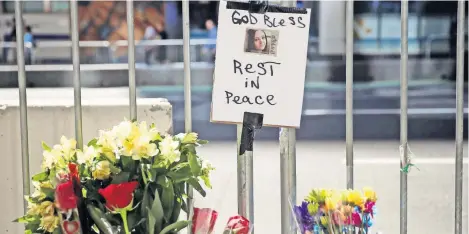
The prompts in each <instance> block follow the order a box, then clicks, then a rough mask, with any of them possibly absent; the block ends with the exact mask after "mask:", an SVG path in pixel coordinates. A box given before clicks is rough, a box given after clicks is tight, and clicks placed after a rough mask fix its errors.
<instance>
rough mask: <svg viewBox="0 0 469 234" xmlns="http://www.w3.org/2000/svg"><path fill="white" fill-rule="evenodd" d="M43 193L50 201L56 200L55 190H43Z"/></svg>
mask: <svg viewBox="0 0 469 234" xmlns="http://www.w3.org/2000/svg"><path fill="white" fill-rule="evenodd" d="M41 192H43V193H44V194H45V195H46V197H48V198H50V199H54V198H55V190H54V189H51V188H41Z"/></svg>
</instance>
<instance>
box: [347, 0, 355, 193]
mask: <svg viewBox="0 0 469 234" xmlns="http://www.w3.org/2000/svg"><path fill="white" fill-rule="evenodd" d="M353 3H354V1H353V0H348V1H347V9H346V14H345V15H346V18H345V21H346V23H345V30H346V32H345V59H346V60H345V155H346V164H347V188H348V189H352V188H353V34H354V28H353V26H354V17H353Z"/></svg>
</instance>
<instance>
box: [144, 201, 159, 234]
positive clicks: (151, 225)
mask: <svg viewBox="0 0 469 234" xmlns="http://www.w3.org/2000/svg"><path fill="white" fill-rule="evenodd" d="M145 209H146V210H147V212H146V213H147V214H148V218H147V231H148V234H154V233H155V228H156V227H155V224H156V219H155V217H153V215H152V214H151V210H150V208H148V207H145Z"/></svg>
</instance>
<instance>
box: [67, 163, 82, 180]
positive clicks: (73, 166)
mask: <svg viewBox="0 0 469 234" xmlns="http://www.w3.org/2000/svg"><path fill="white" fill-rule="evenodd" d="M68 170H69V171H70V177H71V178H73V179H76V180H77V181H78V182H80V176H79V175H78V166H77V164H75V163H69V164H68Z"/></svg>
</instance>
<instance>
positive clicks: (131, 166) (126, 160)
mask: <svg viewBox="0 0 469 234" xmlns="http://www.w3.org/2000/svg"><path fill="white" fill-rule="evenodd" d="M121 162H122V168H123V170H124V171H128V172H133V171H135V167H136V164H135V160H133V159H132V157H128V156H121Z"/></svg>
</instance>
